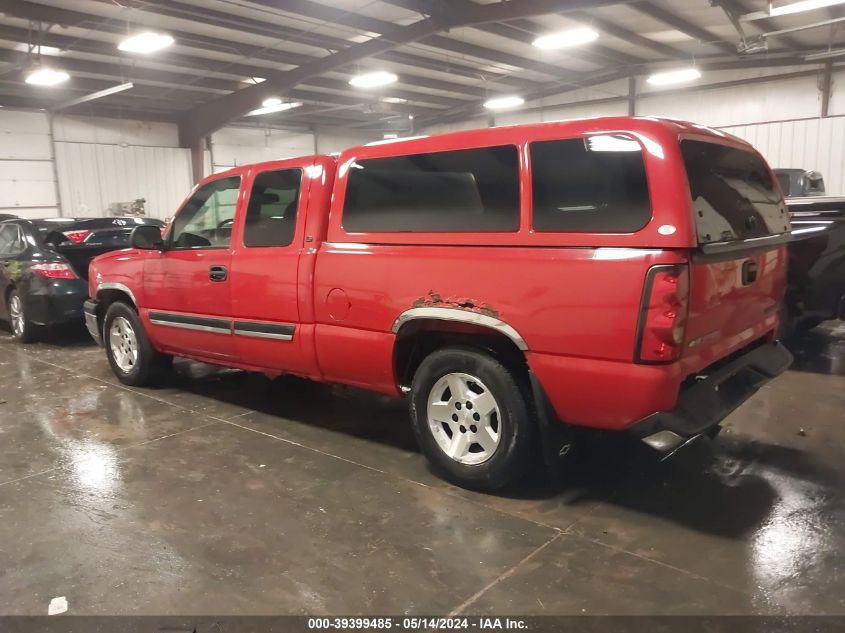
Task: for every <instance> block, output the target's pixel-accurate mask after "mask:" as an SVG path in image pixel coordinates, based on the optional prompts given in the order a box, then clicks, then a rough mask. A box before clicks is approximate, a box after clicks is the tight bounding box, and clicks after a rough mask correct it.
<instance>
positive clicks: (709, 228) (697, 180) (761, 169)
mask: <svg viewBox="0 0 845 633" xmlns="http://www.w3.org/2000/svg"><path fill="white" fill-rule="evenodd" d="M681 152H682V153H683V157H684V164H685V166H686V170H687V176H688V179H689V186H690V194H691V195H692V201H693V207H694V209H695V220H696V226H697V229H698V241H699V243H700V244H708V243H712V242H730V241H735V240H744V239H751V238H755V237H766V236H768V235H776V234H778V233H786V232H788V231H789V219H788V215H787V211H786V205H785V204H784V202H783V198H782V197H781V194H780V192H779V191H778V188H777V187H776V186H775V182H774V179H773V178H772V174H771V171H770V170H769V168H768V167H767V166H766V163H765V162H764V161H763V160H762V159H761V158H760V157H759V156H758V155H757V154H755V153H753V152H750V151H745V150H740V149H736V148H733V147H728V146H726V145H719V144H716V143H707V142H702V141H682V142H681Z"/></svg>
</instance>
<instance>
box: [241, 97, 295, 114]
mask: <svg viewBox="0 0 845 633" xmlns="http://www.w3.org/2000/svg"><path fill="white" fill-rule="evenodd" d="M268 101H269V99H268ZM301 105H302V102H301V101H292V102H289V103H277V104H275V105H270V106H263V107H261V108H258V109H257V110H253V111H252V112H247V114H246V116H259V115H262V114H273V113H274V112H284V111H285V110H293V109H294V108H298V107H299V106H301Z"/></svg>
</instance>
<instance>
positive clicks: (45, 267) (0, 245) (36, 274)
mask: <svg viewBox="0 0 845 633" xmlns="http://www.w3.org/2000/svg"><path fill="white" fill-rule="evenodd" d="M140 224H152V225H154V226H158V227H160V228H162V227H163V226H164V224H163V223H162V222H161V221H159V220H153V219H148V218H88V219H83V218H80V219H73V218H56V219H48V220H22V219H17V220H6V221H2V222H0V319H2V318H8V322H9V324H10V326H11V329H12V334H13V335H14V336H15V338H16V339H18V340H19V341H21V342H23V343H28V342H31V341H33V340H35V338H36V336H37V334H38V328H39V327H43V326H52V325H60V324H63V323H70V322H80V323H81V322H82V320H83V318H84V317H83V313H82V304H83V303H84V301H85V300H86V299H87V298H88V284H87V278H88V264H89V262H90V261H91V260H92V259H93V258H94V257H96V256H97V255H100V254H102V253H106V252H108V251H113V250H116V249H119V248H126V247H128V246H129V234H130V233H131V232H132V229H133V228H135V227H136V226H138V225H140Z"/></svg>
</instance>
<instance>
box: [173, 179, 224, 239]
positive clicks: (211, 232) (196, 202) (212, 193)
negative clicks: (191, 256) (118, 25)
mask: <svg viewBox="0 0 845 633" xmlns="http://www.w3.org/2000/svg"><path fill="white" fill-rule="evenodd" d="M240 186H241V178H240V176H232V177H230V178H221V179H220V180H215V181H213V182H210V183H207V184H205V185H203V186H202V187H200V188H199V189H198V190H197V191H196V192H195V193H194V195H193V196H191V198H190V200H188V202H187V203H186V204H185V206H184V207H182V210H181V211H180V212H179V214H178V215H177V216H176V218H175V219H174V220H173V227H172V228H171V229H170V237H169V239H168V242H169V247H170V248H171V249H195V248H228V247H229V245H230V243H231V241H232V226H233V225H234V223H235V209H236V208H237V202H238V192H239V191H240Z"/></svg>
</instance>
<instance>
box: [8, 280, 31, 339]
mask: <svg viewBox="0 0 845 633" xmlns="http://www.w3.org/2000/svg"><path fill="white" fill-rule="evenodd" d="M8 305H9V325H10V326H11V328H12V335H13V336H14V337H15V338H16V339H17V340H18V341H20V342H21V343H32V342H33V341H35V334H36V326H35V324H34V323H32V322H31V321H30V320H29V318H28V317H27V314H26V308H25V307H24V302H23V299H22V298H21V296H20V294H18V291H17V290H12V292H10V293H9V301H8Z"/></svg>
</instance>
